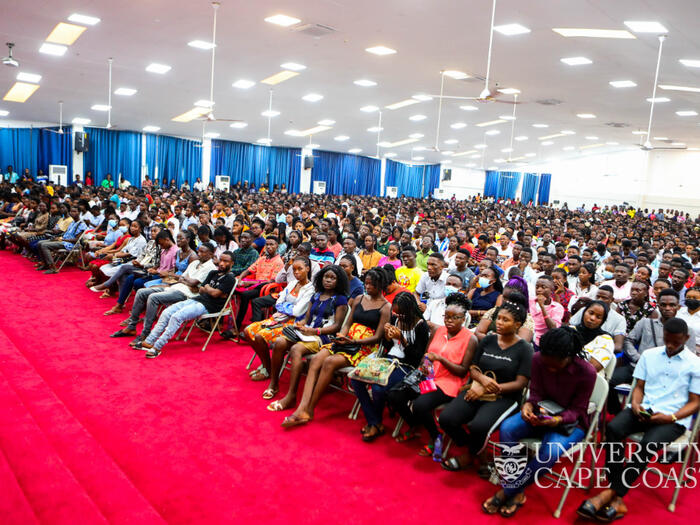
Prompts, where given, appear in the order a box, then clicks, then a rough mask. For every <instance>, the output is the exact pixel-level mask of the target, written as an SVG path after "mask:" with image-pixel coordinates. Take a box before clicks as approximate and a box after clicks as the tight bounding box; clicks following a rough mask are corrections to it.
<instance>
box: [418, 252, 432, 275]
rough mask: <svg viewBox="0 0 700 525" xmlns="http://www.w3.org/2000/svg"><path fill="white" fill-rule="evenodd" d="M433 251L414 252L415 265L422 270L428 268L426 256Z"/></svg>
mask: <svg viewBox="0 0 700 525" xmlns="http://www.w3.org/2000/svg"><path fill="white" fill-rule="evenodd" d="M432 253H433V250H430V251H428V253H423V250H421V251H419V252H418V253H416V266H418V268H420V269H421V270H423V271H424V272H425V271H427V270H428V257H430V254H432Z"/></svg>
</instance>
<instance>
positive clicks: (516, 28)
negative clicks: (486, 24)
mask: <svg viewBox="0 0 700 525" xmlns="http://www.w3.org/2000/svg"><path fill="white" fill-rule="evenodd" d="M493 30H494V31H496V32H497V33H501V34H502V35H506V36H514V35H524V34H525V33H529V32H530V30H529V29H528V28H527V27H525V26H523V25H520V24H503V25H500V26H493Z"/></svg>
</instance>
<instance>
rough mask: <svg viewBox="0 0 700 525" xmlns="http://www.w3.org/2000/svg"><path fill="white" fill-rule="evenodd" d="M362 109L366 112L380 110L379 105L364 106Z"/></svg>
mask: <svg viewBox="0 0 700 525" xmlns="http://www.w3.org/2000/svg"><path fill="white" fill-rule="evenodd" d="M360 111H362V112H364V113H374V112H375V111H379V108H378V107H377V106H362V107H361V108H360Z"/></svg>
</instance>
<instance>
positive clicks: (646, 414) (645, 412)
mask: <svg viewBox="0 0 700 525" xmlns="http://www.w3.org/2000/svg"><path fill="white" fill-rule="evenodd" d="M639 415H640V416H642V417H643V418H644V419H650V418H651V416H652V415H654V411H653V410H652V409H651V408H650V409H648V410H645V409H642V410H640V411H639Z"/></svg>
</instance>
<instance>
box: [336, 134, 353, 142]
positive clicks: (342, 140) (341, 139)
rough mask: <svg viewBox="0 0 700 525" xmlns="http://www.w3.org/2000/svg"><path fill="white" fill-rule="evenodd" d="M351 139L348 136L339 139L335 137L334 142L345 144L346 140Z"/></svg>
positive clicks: (339, 136)
mask: <svg viewBox="0 0 700 525" xmlns="http://www.w3.org/2000/svg"><path fill="white" fill-rule="evenodd" d="M349 139H350V137H348V136H347V135H338V136H337V137H333V140H335V141H338V142H345V141H346V140H349Z"/></svg>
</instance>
